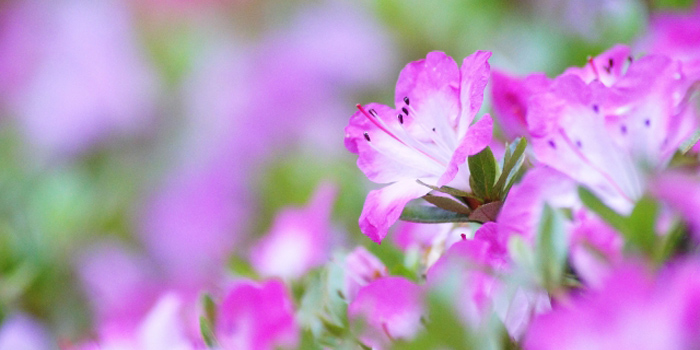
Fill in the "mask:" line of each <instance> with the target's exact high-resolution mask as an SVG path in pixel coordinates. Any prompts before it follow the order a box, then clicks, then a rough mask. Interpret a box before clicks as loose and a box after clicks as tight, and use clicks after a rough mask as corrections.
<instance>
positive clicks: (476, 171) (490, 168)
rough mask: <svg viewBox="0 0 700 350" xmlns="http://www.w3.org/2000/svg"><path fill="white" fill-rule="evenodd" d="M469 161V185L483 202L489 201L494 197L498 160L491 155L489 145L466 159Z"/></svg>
mask: <svg viewBox="0 0 700 350" xmlns="http://www.w3.org/2000/svg"><path fill="white" fill-rule="evenodd" d="M467 162H468V163H469V172H470V173H471V176H470V177H469V185H470V186H471V188H472V191H473V192H474V195H475V196H476V197H478V198H483V199H484V201H485V202H490V201H492V200H494V199H496V198H497V197H496V193H495V192H496V191H495V188H494V184H495V183H496V177H497V176H498V175H499V174H498V173H499V169H498V161H497V160H496V157H494V156H493V153H492V152H491V149H490V148H489V147H486V148H484V150H483V151H481V152H479V153H477V154H475V155H473V156H470V157H469V158H468V160H467Z"/></svg>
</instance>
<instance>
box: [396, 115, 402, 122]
mask: <svg viewBox="0 0 700 350" xmlns="http://www.w3.org/2000/svg"><path fill="white" fill-rule="evenodd" d="M396 118H399V123H400V124H403V114H401V113H399V115H397V116H396Z"/></svg>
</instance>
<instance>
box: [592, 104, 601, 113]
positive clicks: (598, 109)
mask: <svg viewBox="0 0 700 350" xmlns="http://www.w3.org/2000/svg"><path fill="white" fill-rule="evenodd" d="M599 111H600V107H598V105H593V112H596V113H598V112H599Z"/></svg>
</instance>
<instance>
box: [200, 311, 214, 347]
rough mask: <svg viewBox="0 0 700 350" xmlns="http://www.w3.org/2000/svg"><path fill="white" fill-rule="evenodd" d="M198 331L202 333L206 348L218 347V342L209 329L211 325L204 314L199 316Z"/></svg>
mask: <svg viewBox="0 0 700 350" xmlns="http://www.w3.org/2000/svg"><path fill="white" fill-rule="evenodd" d="M199 331H200V333H202V339H204V343H205V344H207V347H208V348H210V349H215V348H218V343H217V341H216V337H215V336H214V332H213V331H212V329H211V325H210V324H209V322H208V321H207V319H206V318H205V317H204V316H201V317H199Z"/></svg>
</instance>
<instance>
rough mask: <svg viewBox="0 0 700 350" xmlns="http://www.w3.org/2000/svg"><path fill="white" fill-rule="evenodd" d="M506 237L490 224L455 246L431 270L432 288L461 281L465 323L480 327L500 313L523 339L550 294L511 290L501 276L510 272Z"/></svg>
mask: <svg viewBox="0 0 700 350" xmlns="http://www.w3.org/2000/svg"><path fill="white" fill-rule="evenodd" d="M505 242H506V240H505V239H504V236H502V235H500V234H498V232H497V224H496V223H492V222H490V223H487V224H485V225H484V226H482V227H481V228H480V229H479V230H478V231H477V232H476V233H475V235H474V239H471V240H469V239H464V240H462V241H460V242H457V243H455V244H454V245H452V247H451V248H450V249H449V250H448V251H447V252H446V253H445V254H444V255H443V256H442V257H441V258H440V259H439V260H438V261H437V262H436V263H435V265H433V266H432V267H431V268H430V270H428V275H427V279H428V283H429V285H430V286H432V288H444V287H445V286H446V285H447V284H446V283H449V281H451V280H452V279H453V278H457V279H458V280H459V287H458V288H459V290H457V291H456V295H455V298H456V300H455V304H456V307H457V310H458V313H459V315H460V316H461V317H462V319H463V320H464V322H465V324H467V325H469V326H471V327H474V328H478V327H479V326H481V325H483V322H485V321H486V320H488V315H489V314H491V313H496V315H498V316H499V318H500V319H501V321H503V323H504V324H505V326H506V329H507V330H508V331H509V333H510V334H511V336H513V337H514V338H516V339H517V338H519V337H520V336H521V335H522V334H523V332H524V331H525V329H526V327H527V324H528V323H529V321H530V318H531V317H532V315H533V314H534V313H537V312H542V311H544V310H548V309H549V299H548V297H547V295H546V293H544V292H541V291H536V290H532V289H529V288H527V287H519V288H517V290H515V291H514V292H509V291H508V287H507V285H506V282H505V281H503V280H501V278H502V277H501V275H503V274H505V273H507V272H508V271H510V258H509V257H508V253H507V248H506V243H505Z"/></svg>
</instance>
